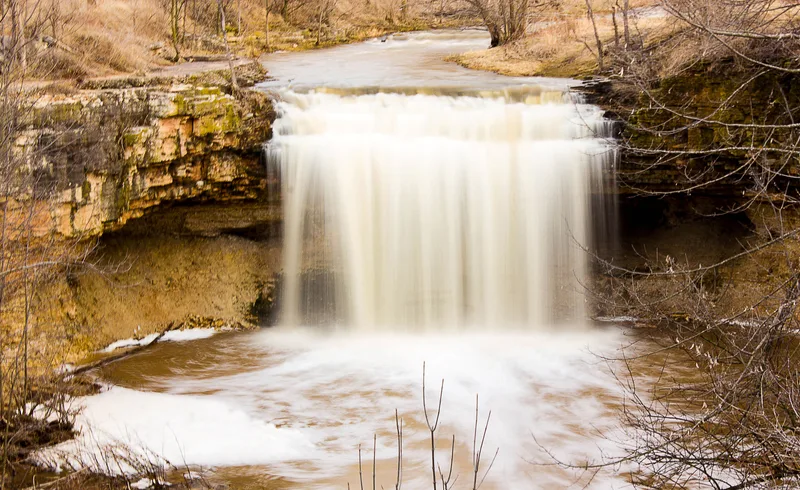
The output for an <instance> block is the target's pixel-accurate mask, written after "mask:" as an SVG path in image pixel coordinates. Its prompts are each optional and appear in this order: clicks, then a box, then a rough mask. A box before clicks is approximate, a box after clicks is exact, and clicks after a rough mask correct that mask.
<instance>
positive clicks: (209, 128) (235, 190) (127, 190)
mask: <svg viewBox="0 0 800 490" xmlns="http://www.w3.org/2000/svg"><path fill="white" fill-rule="evenodd" d="M26 117H27V120H28V121H27V122H28V125H27V129H26V130H25V131H23V132H21V133H20V134H19V135H18V136H17V138H16V148H17V150H18V151H19V152H20V153H22V154H24V155H26V156H27V158H28V159H29V164H30V166H31V167H32V168H33V169H35V170H34V171H35V172H37V173H39V174H40V176H41V178H40V179H38V181H39V182H40V185H41V186H45V185H47V186H49V187H48V188H54V189H55V191H56V193H57V197H56V204H55V206H53V210H52V217H53V226H55V228H56V230H57V231H58V233H60V234H61V235H63V236H65V237H81V238H90V237H97V236H100V235H102V234H103V233H106V232H110V231H115V230H119V229H121V228H122V227H124V226H125V225H126V224H127V223H128V222H129V221H131V220H133V219H136V218H139V217H142V216H144V215H146V214H148V213H150V212H152V211H154V210H157V209H161V208H164V207H168V206H172V205H176V204H185V203H191V204H200V203H217V204H219V203H231V204H232V205H233V206H235V205H236V204H239V203H249V204H253V203H262V204H263V205H264V206H263V209H262V211H261V215H262V219H265V220H266V219H272V218H273V217H274V213H269V212H267V211H266V209H267V208H268V207H269V202H268V199H267V195H266V189H267V175H266V170H265V166H264V165H263V163H262V161H261V147H262V145H263V143H264V142H265V141H266V140H267V139H268V138H269V136H270V131H271V122H272V119H273V118H274V115H273V113H272V106H271V104H270V101H269V100H268V98H267V96H266V95H265V94H262V93H259V92H255V91H247V92H245V93H243V94H242V95H240V96H238V97H234V96H232V95H230V94H227V93H225V92H224V91H223V90H222V88H220V87H209V86H203V85H193V84H175V85H170V86H164V87H140V88H123V89H111V90H84V91H79V92H77V93H74V94H68V95H63V94H61V95H44V96H41V97H40V98H39V99H38V100H37V101H36V103H35V105H34V106H33V107H32V109H31V110H30V111H29V113H28V114H27V115H26ZM239 214H240V215H241V213H239ZM217 217H218V218H219V217H220V215H219V213H218V214H217ZM240 218H241V216H238V217H237V216H236V213H233V214H231V215H230V216H229V219H230V222H227V223H218V224H219V225H220V229H235V228H237V227H247V226H251V225H252V222H251V221H252V220H249V221H247V222H242V223H237V222H238V221H239V220H240ZM218 221H219V219H218ZM206 232H211V230H206Z"/></svg>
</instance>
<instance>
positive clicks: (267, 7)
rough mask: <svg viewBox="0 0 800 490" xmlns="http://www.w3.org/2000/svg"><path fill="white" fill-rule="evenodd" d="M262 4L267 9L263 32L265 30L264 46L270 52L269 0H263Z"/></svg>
mask: <svg viewBox="0 0 800 490" xmlns="http://www.w3.org/2000/svg"><path fill="white" fill-rule="evenodd" d="M264 6H265V7H266V9H267V20H266V23H265V24H264V32H265V37H266V43H265V47H266V50H267V52H270V51H271V50H270V47H269V8H270V4H269V0H264Z"/></svg>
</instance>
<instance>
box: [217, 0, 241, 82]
mask: <svg viewBox="0 0 800 490" xmlns="http://www.w3.org/2000/svg"><path fill="white" fill-rule="evenodd" d="M217 7H218V8H219V18H220V26H221V27H222V40H223V41H224V42H225V52H226V53H227V55H228V68H229V69H230V70H231V91H232V92H233V93H236V92H238V91H239V82H237V81H236V70H234V69H233V55H232V54H231V47H230V45H229V44H228V29H227V28H226V25H225V24H226V23H225V9H224V8H223V6H222V0H217Z"/></svg>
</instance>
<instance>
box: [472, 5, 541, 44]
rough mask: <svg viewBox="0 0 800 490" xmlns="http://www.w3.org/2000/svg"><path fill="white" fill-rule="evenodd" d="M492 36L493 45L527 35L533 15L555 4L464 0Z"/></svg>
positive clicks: (506, 42)
mask: <svg viewBox="0 0 800 490" xmlns="http://www.w3.org/2000/svg"><path fill="white" fill-rule="evenodd" d="M464 1H465V4H466V5H467V6H468V11H469V12H470V13H472V14H473V15H476V16H478V17H479V18H480V19H481V20H482V21H483V23H484V25H486V28H487V29H488V30H489V35H490V36H491V47H496V46H502V45H504V44H508V43H510V42H512V41H516V40H517V39H519V38H521V37H522V36H523V35H525V32H526V31H527V29H528V25H529V23H530V19H531V16H532V15H534V14H535V13H536V12H539V11H541V10H544V8H546V7H547V6H550V5H552V4H553V2H552V1H548V0H464Z"/></svg>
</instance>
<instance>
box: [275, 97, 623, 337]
mask: <svg viewBox="0 0 800 490" xmlns="http://www.w3.org/2000/svg"><path fill="white" fill-rule="evenodd" d="M278 113H279V118H278V119H277V121H276V122H275V127H274V133H275V134H274V138H273V141H272V142H271V144H270V146H269V148H268V159H269V161H270V162H272V165H273V166H274V168H276V169H279V171H280V177H281V182H282V184H281V192H282V200H283V205H284V220H285V228H284V237H283V239H284V250H285V252H284V261H285V263H284V281H283V293H282V305H281V308H282V315H283V320H282V321H283V322H284V323H288V324H309V323H335V324H338V325H343V326H347V327H349V328H354V329H375V330H381V329H385V330H390V329H391V330H396V329H410V330H434V329H435V330H447V329H466V328H477V329H483V330H486V329H507V328H546V327H547V326H549V325H553V324H555V323H558V322H572V323H580V322H582V321H583V319H584V318H585V316H586V312H585V306H584V305H585V302H586V301H585V296H586V295H585V291H584V288H585V285H586V276H587V264H588V259H589V256H588V254H587V253H586V250H585V248H586V247H589V246H590V244H591V243H592V238H593V237H592V235H593V231H592V230H593V227H592V222H593V215H595V214H602V215H605V214H606V210H605V209H604V207H605V206H603V205H601V204H602V199H600V200H598V199H597V196H602V195H603V194H604V193H605V188H606V187H607V185H608V179H607V176H608V175H610V174H611V173H612V172H611V168H610V167H611V166H613V163H614V151H613V149H612V148H611V147H610V146H609V144H608V142H607V139H606V138H607V137H609V136H610V131H609V129H610V128H609V126H608V123H607V122H606V121H605V120H604V119H603V117H602V113H601V111H600V110H599V109H598V108H596V107H593V106H589V105H585V104H581V103H575V102H573V99H572V98H571V97H570V96H568V95H566V94H564V93H561V92H558V93H549V92H544V91H541V90H536V89H529V90H525V91H516V92H513V93H510V92H505V93H503V92H495V93H473V94H452V95H431V94H422V93H418V94H413V93H367V94H358V93H325V92H311V93H295V92H291V91H286V92H284V93H283V94H282V100H281V102H279V103H278ZM598 203H600V204H598ZM592 208H595V212H593V209H592Z"/></svg>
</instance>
